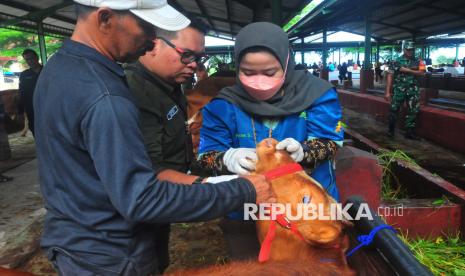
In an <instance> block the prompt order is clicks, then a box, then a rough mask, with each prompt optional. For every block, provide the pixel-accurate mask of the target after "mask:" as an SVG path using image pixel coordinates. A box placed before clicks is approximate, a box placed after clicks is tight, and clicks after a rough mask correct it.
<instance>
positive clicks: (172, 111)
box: [166, 105, 179, 121]
mask: <svg viewBox="0 0 465 276" xmlns="http://www.w3.org/2000/svg"><path fill="white" fill-rule="evenodd" d="M178 111H179V109H178V106H177V105H175V106H173V107H172V108H171V109H170V111H168V113H167V114H166V119H168V121H171V119H173V118H174V115H176V113H178Z"/></svg>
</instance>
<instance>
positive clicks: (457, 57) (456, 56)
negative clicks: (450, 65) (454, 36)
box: [455, 44, 459, 60]
mask: <svg viewBox="0 0 465 276" xmlns="http://www.w3.org/2000/svg"><path fill="white" fill-rule="evenodd" d="M455 59H456V60H459V44H456V45H455Z"/></svg>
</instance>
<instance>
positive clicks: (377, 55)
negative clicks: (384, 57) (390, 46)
mask: <svg viewBox="0 0 465 276" xmlns="http://www.w3.org/2000/svg"><path fill="white" fill-rule="evenodd" d="M379 48H380V47H379V41H378V43H377V44H376V62H379Z"/></svg>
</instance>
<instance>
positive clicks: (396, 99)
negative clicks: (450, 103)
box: [389, 55, 420, 129]
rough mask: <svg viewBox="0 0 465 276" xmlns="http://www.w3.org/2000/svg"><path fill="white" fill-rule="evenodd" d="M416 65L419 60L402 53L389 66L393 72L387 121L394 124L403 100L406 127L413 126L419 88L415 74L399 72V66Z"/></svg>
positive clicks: (417, 105) (411, 66)
mask: <svg viewBox="0 0 465 276" xmlns="http://www.w3.org/2000/svg"><path fill="white" fill-rule="evenodd" d="M418 65H419V60H418V59H416V58H415V57H413V58H412V59H410V60H409V59H406V58H405V57H404V56H403V55H402V56H401V57H399V58H398V59H396V61H395V62H393V63H392V64H391V66H390V69H391V70H392V71H393V72H394V80H393V87H394V95H393V97H392V101H391V113H390V115H389V121H390V122H392V123H394V124H395V121H396V120H397V115H398V113H399V108H400V107H401V106H402V104H403V103H404V101H406V102H407V107H408V113H407V117H406V121H405V127H406V129H414V128H415V120H416V118H417V114H418V111H419V109H420V89H419V88H418V82H417V79H416V77H415V76H413V75H410V74H404V73H401V72H400V71H399V70H400V68H401V67H404V68H414V67H416V68H418ZM417 70H418V69H417Z"/></svg>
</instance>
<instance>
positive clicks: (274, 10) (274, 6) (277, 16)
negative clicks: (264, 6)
mask: <svg viewBox="0 0 465 276" xmlns="http://www.w3.org/2000/svg"><path fill="white" fill-rule="evenodd" d="M281 7H282V2H281V0H271V18H272V19H271V20H272V21H273V23H275V24H276V25H278V26H281V20H282V18H283V16H282V11H281Z"/></svg>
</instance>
